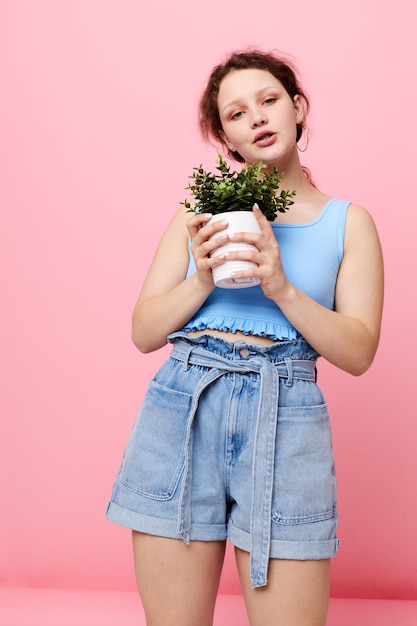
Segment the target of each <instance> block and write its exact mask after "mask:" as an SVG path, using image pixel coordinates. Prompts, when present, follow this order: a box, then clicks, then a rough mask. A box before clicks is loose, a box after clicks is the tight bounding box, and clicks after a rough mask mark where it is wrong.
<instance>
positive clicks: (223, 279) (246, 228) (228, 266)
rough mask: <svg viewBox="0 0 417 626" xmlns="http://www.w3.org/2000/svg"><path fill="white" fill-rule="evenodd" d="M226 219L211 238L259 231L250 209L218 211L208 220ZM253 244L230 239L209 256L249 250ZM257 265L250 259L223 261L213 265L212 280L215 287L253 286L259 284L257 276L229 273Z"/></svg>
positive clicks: (235, 287) (237, 287) (236, 287)
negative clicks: (247, 276) (235, 275)
mask: <svg viewBox="0 0 417 626" xmlns="http://www.w3.org/2000/svg"><path fill="white" fill-rule="evenodd" d="M222 220H227V222H228V223H229V225H228V227H227V228H225V229H224V230H221V231H220V232H219V233H216V234H215V235H213V237H212V238H216V237H221V236H222V235H224V234H231V233H241V232H253V233H260V232H261V229H260V227H259V224H258V221H257V219H256V217H255V215H254V213H252V211H231V212H230V213H219V214H218V215H213V217H212V218H211V220H210V222H218V221H222ZM253 248H255V246H254V245H252V244H249V243H243V242H233V241H230V242H229V243H226V244H225V245H224V246H220V247H219V248H216V250H214V252H212V254H211V256H212V257H216V256H219V255H220V254H226V253H227V252H232V251H235V250H251V249H253ZM253 267H257V265H256V263H253V262H252V261H225V263H223V264H222V265H218V266H217V267H213V280H214V284H215V285H216V287H222V288H223V289H244V288H245V287H255V285H259V284H260V282H261V281H260V280H259V278H233V277H232V276H231V275H230V274H231V273H232V272H238V271H241V270H248V269H251V268H253Z"/></svg>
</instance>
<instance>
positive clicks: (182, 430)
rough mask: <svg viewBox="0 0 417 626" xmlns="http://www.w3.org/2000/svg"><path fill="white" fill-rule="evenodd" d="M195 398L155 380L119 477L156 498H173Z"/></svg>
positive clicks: (134, 487) (142, 408) (128, 443)
mask: <svg viewBox="0 0 417 626" xmlns="http://www.w3.org/2000/svg"><path fill="white" fill-rule="evenodd" d="M191 401H192V397H191V396H190V395H188V394H185V393H181V392H179V391H173V390H172V389H168V388H166V387H163V386H161V385H159V384H158V383H156V382H155V381H152V382H151V383H150V385H149V388H148V391H147V393H146V395H145V398H144V400H143V403H142V406H141V409H140V411H139V414H138V417H137V419H136V422H135V425H134V427H133V430H132V432H131V434H130V436H129V439H128V442H127V445H126V450H125V453H124V456H123V461H122V466H121V468H120V471H119V474H118V476H117V480H118V481H119V483H121V484H122V485H123V486H124V487H126V488H127V489H130V490H132V491H135V492H137V493H139V494H141V495H143V496H146V497H148V498H152V499H154V500H169V499H170V498H172V497H173V495H174V493H175V490H176V488H177V486H178V482H179V479H180V476H181V473H182V470H183V466H184V443H185V436H186V429H187V421H188V416H189V413H190V408H191Z"/></svg>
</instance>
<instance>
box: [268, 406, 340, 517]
mask: <svg viewBox="0 0 417 626" xmlns="http://www.w3.org/2000/svg"><path fill="white" fill-rule="evenodd" d="M272 508H273V511H272V521H273V522H274V523H275V524H281V525H285V524H288V525H289V524H310V523H314V522H320V521H324V520H328V519H331V518H332V517H334V515H335V510H336V478H335V470H334V456H333V450H332V437H331V429H330V423H329V418H328V413H327V407H326V405H325V404H323V405H319V406H311V407H302V408H298V409H297V408H295V407H293V408H288V407H285V408H282V409H280V414H279V418H278V429H277V441H276V458H275V476H274V492H273V507H272Z"/></svg>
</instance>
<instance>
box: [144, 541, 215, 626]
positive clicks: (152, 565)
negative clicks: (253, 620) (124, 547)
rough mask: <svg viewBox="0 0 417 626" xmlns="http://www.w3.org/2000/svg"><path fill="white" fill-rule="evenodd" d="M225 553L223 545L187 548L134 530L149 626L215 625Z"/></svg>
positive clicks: (198, 543)
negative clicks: (214, 617) (215, 608)
mask: <svg viewBox="0 0 417 626" xmlns="http://www.w3.org/2000/svg"><path fill="white" fill-rule="evenodd" d="M224 551H225V542H224V541H192V542H191V543H190V544H185V543H184V542H183V541H182V540H180V539H170V538H166V537H156V536H153V535H148V534H144V533H138V532H135V531H133V554H134V560H135V572H136V581H137V585H138V589H139V594H140V597H141V600H142V603H143V607H144V610H145V614H146V623H147V626H211V624H212V622H213V613H214V606H215V602H216V596H217V590H218V586H219V580H220V574H221V570H222V566H223V559H224Z"/></svg>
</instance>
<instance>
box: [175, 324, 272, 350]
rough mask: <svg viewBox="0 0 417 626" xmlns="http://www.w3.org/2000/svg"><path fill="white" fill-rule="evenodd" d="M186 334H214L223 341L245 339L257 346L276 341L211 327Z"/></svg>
mask: <svg viewBox="0 0 417 626" xmlns="http://www.w3.org/2000/svg"><path fill="white" fill-rule="evenodd" d="M187 334H188V335H189V336H190V337H198V336H199V335H215V336H216V337H220V338H221V339H224V340H225V341H232V342H233V341H245V342H246V343H256V344H257V345H259V346H270V345H272V344H273V343H276V340H274V339H271V338H270V337H261V336H260V335H245V334H244V333H242V331H240V330H238V331H236V332H235V333H232V332H230V331H227V330H213V329H211V328H207V329H204V330H194V331H192V332H189V333H187Z"/></svg>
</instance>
